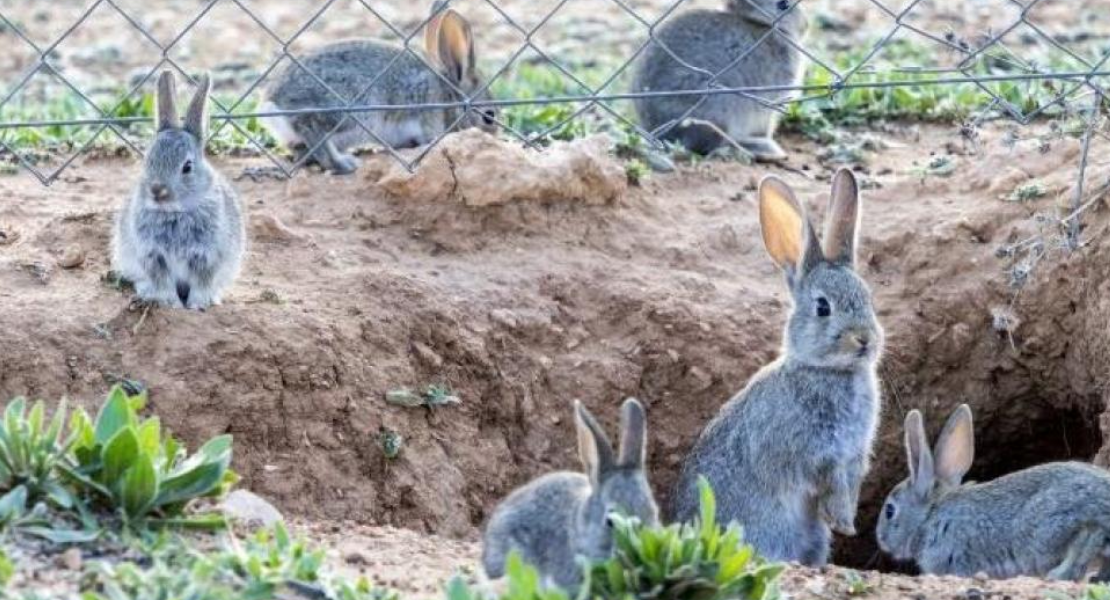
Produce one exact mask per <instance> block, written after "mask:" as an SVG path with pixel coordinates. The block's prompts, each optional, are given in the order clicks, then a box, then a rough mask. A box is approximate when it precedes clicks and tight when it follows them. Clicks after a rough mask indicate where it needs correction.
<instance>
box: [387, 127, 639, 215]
mask: <svg viewBox="0 0 1110 600" xmlns="http://www.w3.org/2000/svg"><path fill="white" fill-rule="evenodd" d="M612 145H613V143H612V140H611V139H610V138H609V137H608V136H606V135H594V136H591V137H588V138H582V139H577V140H574V141H572V142H556V143H555V144H553V145H552V146H551V147H549V148H546V149H545V150H544V151H543V152H536V151H533V150H529V149H526V148H524V147H522V146H521V145H520V144H519V143H514V142H511V141H508V140H505V139H503V138H499V137H496V136H493V135H490V134H488V133H485V132H483V131H479V130H477V129H470V130H465V131H461V132H459V133H458V134H457V135H452V136H449V137H447V138H445V139H444V140H443V143H441V144H439V145H438V146H436V147H435V148H433V149H432V151H431V153H430V154H429V155H428V156H427V157H425V158H424V160H423V162H422V163H421V165H420V168H419V169H417V170H416V171H415V172H411V173H410V172H409V171H407V170H406V169H405V168H404V167H403V166H401V164H400V163H399V162H395V161H390V162H385V163H383V162H381V161H378V162H377V163H375V165H374V166H375V167H378V168H372V169H367V171H366V176H367V178H368V179H369V180H371V181H374V182H375V183H376V184H377V185H378V186H380V187H381V189H382V190H384V191H385V192H386V193H387V194H389V195H390V196H392V197H393V198H395V199H399V200H407V201H415V202H422V203H430V202H443V201H448V202H458V203H460V204H462V205H464V206H475V207H478V206H503V205H506V204H509V203H514V202H563V201H578V202H586V203H592V204H599V203H600V204H607V203H612V202H616V201H618V200H620V199H621V198H623V197H624V195H625V192H627V191H628V177H627V176H626V175H625V172H624V168H623V167H621V164H620V163H619V162H618V161H617V160H616V159H615V158H613V157H612V156H610V149H611V147H612ZM406 154H407V157H412V156H413V154H414V153H411V152H410V153H406ZM381 167H384V168H385V171H384V172H382V171H381V170H380V168H381Z"/></svg>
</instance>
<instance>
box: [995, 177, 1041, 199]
mask: <svg viewBox="0 0 1110 600" xmlns="http://www.w3.org/2000/svg"><path fill="white" fill-rule="evenodd" d="M1047 193H1048V192H1046V191H1045V189H1044V185H1042V184H1041V182H1039V181H1032V182H1029V183H1023V184H1021V185H1019V186H1017V187H1016V188H1014V191H1012V192H1010V195H1009V196H1006V197H1005V198H1004V200H1006V201H1007V202H1019V203H1025V202H1032V201H1034V200H1038V199H1040V198H1044V197H1045V194H1047Z"/></svg>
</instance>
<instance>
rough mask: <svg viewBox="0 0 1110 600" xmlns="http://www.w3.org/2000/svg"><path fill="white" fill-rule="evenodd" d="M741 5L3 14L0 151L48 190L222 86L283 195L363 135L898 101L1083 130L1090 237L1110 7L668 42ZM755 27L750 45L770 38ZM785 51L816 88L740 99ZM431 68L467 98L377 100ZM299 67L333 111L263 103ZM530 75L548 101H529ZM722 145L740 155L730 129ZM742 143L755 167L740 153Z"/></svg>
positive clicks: (227, 129)
mask: <svg viewBox="0 0 1110 600" xmlns="http://www.w3.org/2000/svg"><path fill="white" fill-rule="evenodd" d="M722 2H723V0H719V1H718V2H705V3H703V2H700V1H699V0H545V1H529V0H447V1H441V2H438V3H437V4H436V5H435V6H434V7H433V6H431V3H430V1H429V2H428V3H427V4H425V3H421V2H409V1H407V0H406V1H405V2H400V1H398V2H376V1H372V0H312V1H309V0H304V1H291V2H279V1H277V0H203V1H200V2H198V1H197V0H166V2H159V3H143V2H139V1H136V0H91V1H88V2H77V1H76V0H74V1H70V0H59V1H57V2H55V1H51V2H45V1H41V2H39V1H35V2H26V1H20V2H18V3H17V2H15V1H14V0H10V1H8V2H0V41H3V45H4V47H5V48H6V49H5V54H7V55H8V58H7V60H6V61H4V62H6V63H7V64H0V73H2V77H3V80H4V82H3V84H2V86H0V153H2V154H3V155H4V157H5V158H6V159H7V160H8V161H10V162H14V163H17V164H19V165H21V166H22V167H23V168H24V169H25V170H26V171H27V172H29V173H31V174H32V175H34V176H35V177H36V178H37V179H38V180H39V181H40V182H42V183H43V184H44V185H49V184H51V183H52V182H54V181H56V180H57V179H58V178H59V177H61V176H62V174H63V173H64V172H65V170H66V169H67V168H68V167H69V166H70V165H71V164H72V163H73V162H74V161H75V160H77V159H78V157H80V156H81V155H82V154H84V153H86V152H88V151H89V150H90V149H92V148H103V147H113V146H114V147H121V148H125V149H128V150H130V151H133V152H135V153H139V154H141V153H142V152H143V149H144V147H145V145H146V144H147V143H148V142H149V140H150V135H151V132H150V120H151V119H150V116H149V114H150V107H149V104H150V103H151V99H150V94H151V90H152V88H153V84H154V80H155V79H156V78H157V74H158V72H159V71H160V70H162V69H170V70H172V71H175V72H176V73H177V74H178V75H179V76H180V77H182V78H184V79H185V80H186V81H187V82H189V83H195V81H196V77H197V76H198V74H199V73H200V72H201V71H202V70H215V72H216V86H217V87H216V89H217V93H216V94H214V95H213V97H212V99H211V102H212V109H213V110H212V118H213V120H214V121H215V126H214V127H212V129H211V134H210V136H211V139H210V143H214V144H221V143H224V144H227V145H229V146H232V147H234V148H235V149H237V151H240V152H241V151H243V150H244V149H248V150H249V151H251V152H252V153H256V154H258V155H259V156H262V157H265V158H266V159H268V160H269V161H270V162H271V163H272V167H273V168H274V169H276V170H277V172H279V173H280V174H282V175H284V176H291V175H292V174H293V173H294V172H296V171H297V170H298V169H301V168H302V167H304V165H305V164H306V163H307V162H308V161H310V160H311V159H312V158H313V157H314V156H316V155H317V151H321V150H322V149H324V148H325V147H326V146H327V144H329V143H330V142H331V141H332V140H334V139H335V138H336V136H338V135H347V133H345V131H346V130H349V129H350V128H352V127H354V128H357V129H358V130H359V131H360V132H361V133H360V136H361V138H362V139H364V140H365V141H367V142H369V143H370V145H373V146H376V147H378V148H380V149H381V151H384V152H387V153H389V154H390V155H391V156H392V157H393V158H394V159H395V160H397V161H398V162H400V163H401V164H402V165H404V166H405V167H406V168H408V169H415V168H417V167H418V165H419V164H420V162H421V160H422V159H423V158H424V157H425V156H426V155H427V154H428V153H429V152H430V151H431V150H432V149H433V148H435V147H436V146H437V145H438V144H439V143H440V142H441V141H442V140H443V138H444V137H445V136H447V135H450V134H451V133H453V132H455V131H458V130H459V129H462V128H464V127H465V126H467V125H468V124H469V122H470V120H471V119H470V116H471V115H473V114H475V111H478V114H481V115H483V117H484V118H486V119H487V120H489V121H491V123H490V125H492V126H493V127H495V128H496V129H497V130H499V131H500V132H501V134H503V135H506V136H510V137H512V138H515V139H518V140H520V141H521V142H523V143H524V144H526V145H529V146H542V145H544V144H546V143H548V142H549V141H550V140H552V139H559V138H565V137H568V136H573V135H574V133H575V132H576V131H580V130H581V129H583V128H598V129H605V130H609V131H613V132H618V134H619V135H622V136H625V137H627V138H635V139H636V140H638V141H640V142H643V143H645V145H646V146H648V147H649V148H654V149H665V148H667V147H668V144H667V141H668V140H669V139H672V137H673V136H672V135H670V134H671V133H672V132H673V131H674V130H675V128H677V127H681V126H683V125H684V124H687V123H689V122H691V120H698V117H699V116H700V115H701V112H702V111H701V109H702V107H703V106H705V105H706V104H707V103H709V102H711V101H712V100H713V99H714V98H717V97H721V96H725V97H737V98H743V99H745V100H747V101H749V102H751V103H752V104H754V105H758V107H759V108H761V109H763V110H768V111H774V112H776V113H778V114H779V115H780V116H781V117H782V118H784V119H785V120H786V121H787V122H795V123H801V124H800V125H798V126H799V127H800V128H801V129H803V130H804V129H805V122H806V118H807V115H809V117H814V118H815V119H816V120H817V121H820V120H821V119H823V118H825V117H826V116H828V115H834V114H835V115H838V118H840V119H841V120H842V121H845V122H852V121H853V119H855V121H856V122H861V121H863V120H866V119H868V118H870V117H872V116H874V115H876V114H878V113H879V112H881V109H882V107H883V106H887V107H888V108H890V107H894V108H893V109H892V110H891V111H890V112H891V114H893V115H895V116H897V113H898V110H899V109H898V108H897V103H898V102H899V99H900V98H903V96H912V97H913V98H914V103H915V104H914V107H913V108H912V109H905V110H904V111H903V112H905V113H907V114H905V115H904V116H906V117H914V116H915V115H913V114H909V113H912V112H913V110H917V111H921V112H924V113H931V114H936V113H939V112H943V111H945V110H952V109H953V107H952V106H951V104H952V103H957V104H960V105H961V106H962V107H963V108H965V109H966V111H965V114H960V116H959V118H958V119H957V120H958V121H959V122H960V126H961V127H963V128H965V129H969V130H973V129H974V128H975V127H977V126H978V124H980V123H982V122H983V121H985V120H994V119H998V118H1005V119H1010V120H1012V121H1014V122H1016V123H1018V124H1019V125H1026V124H1029V123H1031V122H1033V121H1034V120H1036V119H1059V120H1061V121H1063V120H1067V119H1071V120H1072V121H1076V122H1078V123H1080V124H1081V125H1080V126H1079V127H1080V131H1079V132H1078V133H1077V135H1081V137H1082V142H1083V152H1082V155H1081V158H1080V164H1079V165H1077V172H1078V177H1079V178H1080V181H1079V184H1078V185H1077V191H1076V198H1075V201H1074V203H1073V206H1072V207H1071V208H1072V210H1071V212H1070V213H1069V214H1068V215H1067V216H1065V217H1063V221H1064V222H1065V223H1066V224H1068V225H1069V227H1072V228H1076V232H1073V235H1074V236H1077V235H1078V233H1077V228H1078V220H1079V214H1080V213H1081V212H1082V209H1083V208H1084V207H1083V202H1084V195H1083V181H1084V177H1085V176H1086V172H1087V164H1088V161H1089V156H1088V155H1089V148H1090V146H1091V141H1092V139H1094V138H1102V139H1107V136H1108V134H1107V131H1106V128H1105V126H1104V121H1103V120H1102V115H1103V114H1104V113H1105V112H1106V106H1107V103H1106V100H1105V97H1106V91H1107V84H1108V82H1110V65H1108V64H1107V61H1108V60H1110V23H1108V22H1107V17H1106V15H1107V14H1110V3H1107V2H1105V0H964V1H959V2H956V1H951V0H948V1H946V0H777V1H776V0H731V1H730V2H727V3H724V4H727V6H728V10H733V11H744V13H745V14H747V15H749V17H750V16H751V15H756V16H760V15H761V17H760V18H759V19H757V20H758V21H760V22H761V25H760V26H759V27H758V28H755V29H753V30H752V31H753V32H754V33H753V34H752V35H751V39H750V43H748V44H745V45H742V46H737V45H735V44H733V45H722V46H721V47H720V48H719V52H717V54H718V55H717V56H715V57H714V59H713V60H711V61H710V60H707V59H706V60H703V59H702V58H701V57H699V54H698V53H697V52H696V51H693V50H691V49H689V48H683V47H672V44H670V43H669V42H668V41H667V39H666V38H667V36H666V35H664V34H665V32H666V31H667V28H668V27H669V26H670V25H671V23H672V21H673V20H675V19H678V18H680V16H681V15H683V14H685V13H689V12H691V11H705V10H710V11H724V10H726V6H725V5H722V4H721V3H722ZM448 9H456V10H458V11H459V12H460V13H462V14H464V15H466V16H467V18H468V19H470V20H471V21H472V22H473V30H474V37H475V38H476V43H475V46H476V48H477V50H478V52H477V57H478V62H479V63H480V64H481V65H482V68H483V72H484V73H485V76H484V77H482V79H481V80H480V81H479V82H478V83H477V85H476V86H473V87H469V88H467V87H466V86H460V85H459V81H458V79H456V78H451V77H448V76H446V75H445V70H444V68H443V66H442V64H441V63H440V62H437V61H436V57H433V56H428V55H427V54H426V53H425V52H424V51H423V49H422V48H421V46H422V44H421V42H422V40H423V35H424V32H425V31H426V29H427V28H428V27H429V24H430V23H431V22H432V21H434V20H435V19H436V18H437V17H439V16H441V15H442V14H444V12H443V11H446V10H448ZM799 18H800V19H801V20H802V21H803V22H805V23H807V24H808V28H807V29H808V31H807V32H806V33H805V34H804V35H803V34H802V33H800V32H799V30H798V28H797V27H795V26H793V24H794V23H796V19H799ZM750 21H751V19H750V18H749V19H748V20H747V21H745V23H746V24H744V25H743V26H744V27H752V25H751V23H750ZM706 35H709V32H706ZM340 37H364V38H375V39H379V40H381V41H382V43H384V44H389V45H390V46H391V47H393V48H396V52H395V53H394V54H392V56H391V58H390V60H388V61H386V62H385V64H384V66H382V67H381V68H380V69H379V70H378V72H376V73H373V74H372V76H370V77H368V78H367V80H366V82H365V85H363V86H361V89H360V90H358V91H357V93H354V94H351V93H349V91H346V90H340V89H336V86H335V85H334V83H335V82H334V81H331V82H329V81H328V76H327V74H326V73H317V72H315V70H314V69H313V67H312V66H311V65H310V64H309V63H310V62H311V61H310V59H309V57H310V56H311V54H312V51H313V50H314V49H315V48H318V47H320V46H323V45H325V44H327V43H329V42H333V41H335V40H336V39H338V38H340ZM770 44H778V45H779V46H780V47H786V48H789V52H792V53H795V54H796V56H797V57H798V58H800V59H801V60H802V62H804V68H805V72H806V73H807V75H806V76H805V78H804V79H793V80H791V78H786V79H785V80H783V81H772V82H771V84H767V83H766V78H763V80H761V81H763V83H761V84H760V85H740V86H737V85H730V82H732V81H735V80H736V78H734V77H728V76H727V75H728V73H730V72H733V71H735V70H737V69H746V70H773V69H774V68H775V67H774V65H764V64H760V63H759V60H762V59H764V58H765V54H763V55H761V54H760V49H761V48H763V47H764V46H766V45H770ZM649 54H650V55H653V56H656V57H658V56H665V57H667V58H668V59H669V60H671V61H674V63H676V64H678V65H681V67H682V68H683V69H686V70H688V71H689V72H690V73H691V74H695V75H696V76H694V77H692V78H686V79H684V80H683V81H687V82H688V81H695V82H697V85H692V86H678V85H659V86H656V87H655V88H652V89H636V88H635V87H634V86H633V85H632V84H631V83H630V82H631V80H632V79H633V78H634V75H633V73H634V71H635V70H636V69H638V68H641V63H642V62H643V61H645V60H646V57H647V56H648V55H649ZM757 59H759V60H757ZM414 61H415V63H416V64H419V65H421V66H422V68H423V69H425V70H426V72H427V73H428V74H430V75H431V76H433V77H434V78H435V81H436V82H437V85H442V86H443V87H445V88H447V89H449V90H450V91H451V94H450V95H449V96H448V97H446V98H436V99H429V98H420V97H418V96H410V97H406V98H405V100H404V101H385V102H383V101H382V100H381V99H382V98H385V97H389V96H388V95H383V94H377V93H375V89H376V88H382V87H387V86H388V85H391V84H392V83H394V82H395V79H396V77H395V75H396V71H398V70H403V69H404V68H407V67H408V66H409V64H411V63H413V62H414ZM710 64H712V65H716V66H717V68H708V65H710ZM290 69H296V70H298V71H299V72H301V73H304V74H305V76H307V77H308V78H310V80H311V81H313V82H314V83H315V85H317V86H318V87H319V90H320V94H319V97H320V98H322V99H323V101H321V102H320V103H319V105H310V106H297V107H293V108H288V107H287V108H276V107H274V106H272V105H268V104H265V103H264V102H265V98H266V95H267V89H268V88H269V87H271V86H273V85H274V82H275V81H276V80H278V79H279V78H280V77H281V74H282V73H283V72H286V71H288V70H290ZM525 69H528V70H529V72H530V73H531V75H530V76H529V77H532V78H533V79H535V80H538V81H539V83H538V84H536V85H533V86H531V87H528V86H521V85H518V84H514V83H513V81H516V80H519V79H520V77H521V73H522V72H523V71H524V70H525ZM539 71H542V73H541V74H536V73H538V72H539ZM772 79H773V78H772ZM533 83H536V82H533ZM641 87H643V86H641ZM944 90H949V91H944ZM951 90H959V91H958V92H954V91H951ZM345 92H346V93H345ZM394 97H396V96H394ZM59 99H60V100H59ZM676 99H680V100H681V101H682V102H684V103H685V104H684V105H683V106H684V107H685V108H684V110H682V111H680V114H678V115H677V116H676V117H672V118H669V119H667V120H666V122H664V123H662V124H659V125H656V126H653V127H652V126H648V125H646V124H644V122H643V120H641V119H639V118H637V114H636V111H635V110H634V109H633V108H631V107H634V106H635V103H636V102H652V101H655V102H662V101H665V100H669V101H674V100H676ZM946 103H947V104H946ZM813 107H816V108H813ZM494 111H496V112H494ZM952 112H953V113H954V114H955V113H958V112H960V111H958V110H952ZM420 113H435V114H440V113H442V114H444V115H449V118H447V119H446V120H445V122H444V124H443V126H441V127H439V128H438V130H437V131H435V132H434V135H430V136H428V138H427V139H423V140H419V141H420V142H421V143H420V144H418V146H419V147H418V148H415V149H412V150H410V149H406V148H403V147H402V146H407V145H411V144H395V143H393V142H394V141H395V138H396V136H395V135H393V134H391V132H389V131H383V130H381V123H382V120H381V119H373V118H371V117H370V115H374V114H382V115H389V114H393V115H397V114H401V115H416V114H420ZM853 113H858V114H853ZM308 115H339V116H340V118H339V119H333V121H336V124H335V125H334V126H333V127H332V128H331V129H330V130H328V131H326V132H324V134H323V135H322V136H320V137H319V139H315V140H312V144H311V145H310V147H308V148H306V149H302V150H301V151H299V152H297V153H295V154H294V155H293V156H292V157H290V156H289V155H288V154H286V153H285V151H284V150H282V149H281V147H280V146H279V145H277V144H276V143H275V140H274V139H273V138H272V137H271V135H270V131H269V130H267V129H266V128H265V127H264V126H262V124H261V122H262V121H264V120H266V119H273V118H285V119H297V118H303V117H305V116H308ZM918 116H920V115H918ZM1073 129H1074V125H1073ZM717 131H718V132H719V133H720V134H721V135H722V136H724V137H726V138H730V137H735V136H734V135H733V134H734V132H733V131H730V130H728V127H718V128H717ZM348 133H349V132H348ZM228 140H232V141H230V142H229V141H228ZM728 141H729V143H730V145H732V146H735V147H737V148H738V149H740V150H742V146H743V144H740V143H739V142H740V141H741V140H736V139H729V140H728ZM306 145H308V144H306ZM44 148H45V149H44ZM1073 241H1074V238H1073Z"/></svg>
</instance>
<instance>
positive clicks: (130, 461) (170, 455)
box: [61, 386, 238, 525]
mask: <svg viewBox="0 0 1110 600" xmlns="http://www.w3.org/2000/svg"><path fill="white" fill-rule="evenodd" d="M145 403H146V396H145V394H144V395H139V396H128V394H127V393H126V392H125V391H124V390H123V387H122V386H116V387H114V388H113V389H112V391H111V393H110V394H109V395H108V401H107V402H106V403H105V404H104V406H102V407H101V409H100V412H99V414H98V415H97V418H96V421H95V423H94V422H93V421H92V420H90V419H89V417H88V415H87V413H85V412H84V411H83V410H78V411H77V412H76V413H74V418H73V419H72V420H71V422H70V430H71V431H72V433H73V435H74V436H75V437H76V440H75V444H74V446H73V457H74V460H73V464H71V465H64V466H62V467H61V470H62V472H63V473H65V475H66V476H67V477H68V478H69V479H70V480H71V481H72V482H73V483H74V484H75V486H76V487H77V489H79V490H81V491H82V492H83V493H84V494H86V495H88V496H91V497H92V499H93V503H94V504H95V505H100V506H103V507H105V508H107V509H109V510H110V511H112V512H115V513H117V514H119V515H120V516H121V517H123V519H124V520H125V522H142V521H144V520H147V519H149V518H154V519H155V520H156V521H157V520H167V522H172V523H175V524H191V525H200V524H209V523H211V520H210V519H204V518H199V519H197V520H193V519H188V518H184V517H183V515H184V509H185V507H186V505H187V504H188V503H189V501H191V500H193V499H195V498H201V497H206V496H216V495H220V494H222V493H224V492H226V491H227V489H229V488H230V487H231V486H232V485H234V484H235V482H236V481H238V476H236V475H235V473H234V472H233V471H231V469H230V465H231V436H229V435H222V436H218V437H215V438H213V439H211V440H209V441H208V442H207V443H205V444H204V445H203V446H201V447H200V449H199V450H198V451H197V452H196V453H194V454H193V455H191V456H190V455H189V454H188V453H187V451H186V449H185V447H184V446H182V445H181V444H180V443H179V442H178V441H177V440H176V439H175V438H173V436H169V435H163V432H162V425H161V421H160V420H159V419H158V417H151V418H149V419H146V420H142V421H140V420H139V418H138V416H137V414H136V411H137V410H139V409H141V408H142V406H144V405H145ZM182 519H183V520H182Z"/></svg>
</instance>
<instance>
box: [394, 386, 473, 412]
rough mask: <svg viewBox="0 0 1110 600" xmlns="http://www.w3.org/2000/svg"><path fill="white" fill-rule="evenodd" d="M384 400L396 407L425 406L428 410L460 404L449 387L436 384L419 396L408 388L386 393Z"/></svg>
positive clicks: (459, 399) (459, 400)
mask: <svg viewBox="0 0 1110 600" xmlns="http://www.w3.org/2000/svg"><path fill="white" fill-rule="evenodd" d="M385 400H386V402H389V403H390V404H396V405H398V406H408V407H414V406H427V407H429V408H431V407H435V406H445V405H448V404H459V403H460V402H462V399H461V398H459V397H458V395H456V394H455V392H454V391H452V390H451V388H450V387H448V386H447V385H443V384H437V383H433V384H432V385H429V386H428V387H427V388H425V389H424V392H423V393H421V394H417V393H416V392H414V391H412V390H410V389H408V388H400V389H396V390H390V391H388V392H386V394H385Z"/></svg>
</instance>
